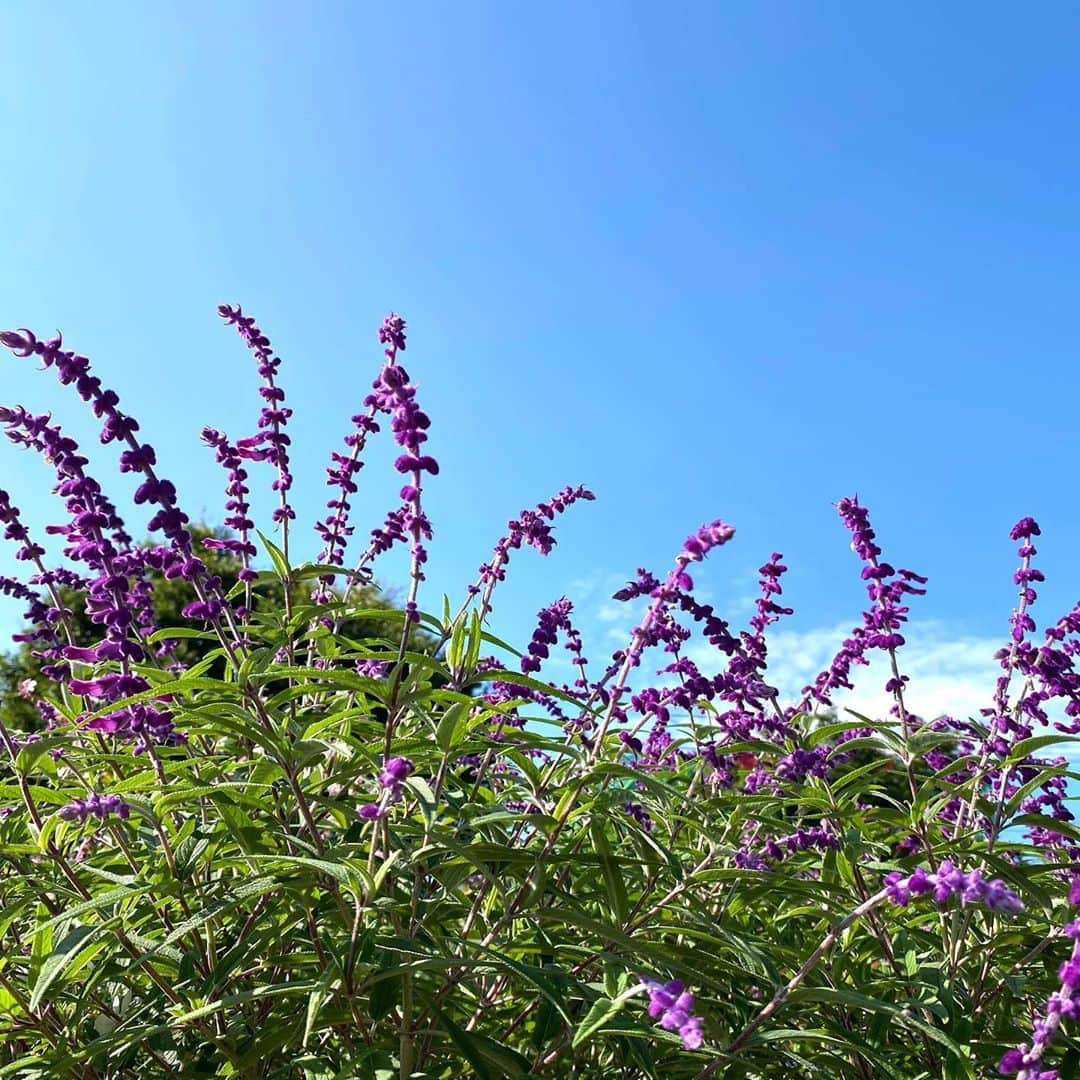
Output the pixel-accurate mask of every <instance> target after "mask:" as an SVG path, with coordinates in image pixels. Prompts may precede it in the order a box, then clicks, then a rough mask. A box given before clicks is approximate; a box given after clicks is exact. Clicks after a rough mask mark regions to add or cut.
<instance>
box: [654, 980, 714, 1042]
mask: <svg viewBox="0 0 1080 1080" xmlns="http://www.w3.org/2000/svg"><path fill="white" fill-rule="evenodd" d="M642 982H643V983H644V985H645V988H646V990H647V991H648V993H649V1015H650V1016H651V1017H652V1018H653V1019H654V1020H656V1021H657V1022H658V1023H659V1024H660V1026H661V1027H662V1028H663V1029H664V1030H665V1031H677V1032H678V1033H679V1037H680V1038H681V1039H682V1043H683V1046H684V1047H685V1048H686V1049H687V1050H697V1049H698V1047H700V1046H701V1043H702V1039H703V1035H702V1031H701V1025H702V1023H703V1020H702V1018H701V1017H700V1016H691V1015H690V1010H691V1009H693V1007H694V995H693V994H691V993H690V992H689V991H688V990H684V989H683V984H682V983H681V982H680V981H679V980H678V979H673V980H672V981H671V982H669V983H667V984H666V985H664V984H663V983H659V982H657V981H656V980H655V979H643V980H642Z"/></svg>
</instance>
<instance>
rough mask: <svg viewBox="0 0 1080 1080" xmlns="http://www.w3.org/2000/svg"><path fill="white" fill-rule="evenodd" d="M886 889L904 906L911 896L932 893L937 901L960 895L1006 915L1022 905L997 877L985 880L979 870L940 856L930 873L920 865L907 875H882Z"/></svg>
mask: <svg viewBox="0 0 1080 1080" xmlns="http://www.w3.org/2000/svg"><path fill="white" fill-rule="evenodd" d="M885 888H886V895H887V896H888V899H889V900H891V901H892V903H894V904H898V905H899V906H900V907H907V905H908V902H909V901H910V900H911V898H912V897H913V896H932V897H933V899H934V903H936V904H945V903H947V902H948V901H949V900H950V899H952V897H954V896H959V897H960V902H961V903H963V904H985V905H986V907H988V908H989V909H990V910H991V911H1001V912H1005V913H1006V914H1015V913H1016V912H1018V911H1022V910H1023V908H1024V905H1023V903H1022V902H1021V900H1020V897H1019V896H1017V895H1016V893H1014V892H1013V891H1012V889H1010V888H1009V887H1008V886H1007V885H1006V884H1005V882H1004V881H1002V880H1001V879H1000V878H994V879H993V880H992V881H987V880H986V879H985V878H984V877H983V875H982V874H981V873H980V872H979V871H978V870H969V871H968V872H967V873H965V872H964V871H963V870H959V869H957V868H956V867H955V866H953V864H952V862H951V861H950V860H948V859H943V860H942V861H941V864H940V865H939V866H938V868H937V870H936V871H934V872H932V873H927V872H926V871H925V870H924V869H923V868H922V867H921V866H920V867H916V868H915V870H913V871H912V872H911V873H910V874H907V875H905V874H902V873H901V872H900V871H899V870H894V871H893V872H892V873H891V874H889V875H888V877H886V878H885Z"/></svg>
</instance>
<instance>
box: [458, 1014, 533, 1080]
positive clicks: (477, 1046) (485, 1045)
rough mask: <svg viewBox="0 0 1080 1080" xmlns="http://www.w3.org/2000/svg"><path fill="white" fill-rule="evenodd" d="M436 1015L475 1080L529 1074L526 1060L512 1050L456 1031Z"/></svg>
mask: <svg viewBox="0 0 1080 1080" xmlns="http://www.w3.org/2000/svg"><path fill="white" fill-rule="evenodd" d="M437 1015H438V1017H439V1021H440V1026H441V1027H442V1028H443V1029H444V1030H445V1031H446V1034H447V1035H449V1036H450V1039H451V1041H452V1042H453V1043H454V1045H455V1046H456V1047H457V1048H458V1049H459V1050H460V1051H461V1052H462V1054H464V1055H465V1058H466V1059H467V1060H468V1062H469V1064H470V1065H471V1066H472V1067H473V1068H474V1069H475V1070H476V1076H477V1078H478V1080H500V1078H501V1077H512V1078H513V1080H519V1078H521V1077H524V1076H526V1075H527V1074H528V1072H529V1069H530V1064H529V1060H528V1059H527V1058H525V1057H523V1056H522V1055H521V1054H519V1053H518V1052H517V1051H516V1050H511V1049H510V1047H509V1046H503V1045H502V1044H501V1043H497V1042H495V1040H494V1039H489V1038H488V1037H487V1036H486V1035H479V1034H477V1033H476V1032H473V1031H466V1030H465V1029H464V1028H461V1027H458V1025H457V1024H455V1023H454V1021H453V1020H451V1019H450V1017H449V1016H447V1015H446V1014H445V1013H444V1012H442V1011H439V1010H437Z"/></svg>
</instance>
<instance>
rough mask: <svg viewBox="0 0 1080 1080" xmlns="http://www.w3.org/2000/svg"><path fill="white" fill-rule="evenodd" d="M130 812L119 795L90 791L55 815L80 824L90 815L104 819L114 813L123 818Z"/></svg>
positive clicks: (129, 808)
mask: <svg viewBox="0 0 1080 1080" xmlns="http://www.w3.org/2000/svg"><path fill="white" fill-rule="evenodd" d="M130 813H131V807H129V806H128V804H127V803H126V802H124V800H123V799H121V798H120V796H119V795H98V794H95V793H91V794H90V795H89V796H88V797H87V798H85V799H76V800H75V801H74V802H71V803H68V805H67V806H62V807H60V809H59V810H57V811H56V814H57V816H58V817H62V818H63V819H64V820H65V821H78V822H79V823H80V824H85V823H86V821H87V820H89V819H90V818H92V817H94V818H97V819H98V820H99V821H104V820H105V819H106V818H107V817H108V816H109V815H110V814H115V815H116V816H117V817H118V818H120V819H121V820H125V819H126V818H127V817H128V815H129V814H130Z"/></svg>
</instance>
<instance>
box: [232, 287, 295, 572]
mask: <svg viewBox="0 0 1080 1080" xmlns="http://www.w3.org/2000/svg"><path fill="white" fill-rule="evenodd" d="M218 314H219V315H220V316H221V317H222V319H224V320H225V322H226V324H227V325H229V326H235V327H236V332H237V333H238V334H239V335H240V336H241V337H242V338H243V339H244V342H245V344H246V345H247V347H248V348H249V349H250V350H251V351H252V352H253V353H254V354H255V360H256V363H257V365H258V371H259V375H260V376H261V378H262V380H263V382H264V384H265V385H263V386H261V387H259V396H260V397H261V398H262V399H263V401H264V402H265V404H264V405H263V407H262V411H261V412H260V413H259V432H258V434H257V435H251V436H249V437H247V438H244V439H239V440H238V441H237V443H236V449H237V452H238V453H239V455H240V457H242V458H244V459H246V460H248V461H267V462H269V463H270V464H271V465H273V466H274V468H275V469H276V470H277V479H275V480H274V482H273V485H272V487H273V489H274V491H276V492H277V493H278V496H279V502H278V507H277V509H276V510H275V511H274V521H276V522H278V524H280V526H281V550H282V551H283V552H284V553H285V557H286V559H288V556H289V522H290V521H293V520H294V519H295V518H296V513H295V511H294V510H293V508H292V507H291V506H290V505H289V491H290V490H291V488H292V483H293V478H292V473H291V472H289V442H290V440H289V436H288V435H286V434H285V425H286V424H287V423H288V421H289V417H290V416H292V409H289V408H287V407H286V406H285V391H284V390H282V389H281V387H280V386H278V385H277V382H276V379H277V373H278V368H279V367H280V366H281V358H280V357H279V356H277V355H276V354H275V353H274V350H273V349H272V348H271V347H270V339H269V338H268V337H267V336H266V334H264V333H263V332H262V330H261V329H260V328H259V326H258V324H257V323H256V322H255V320H254V319H253V318H252V317H251V316H250V315H245V314H244V312H243V310H242V309H241V308H240V306H239V305H236V306H235V307H233V306H232V305H231V304H219V305H218Z"/></svg>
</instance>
